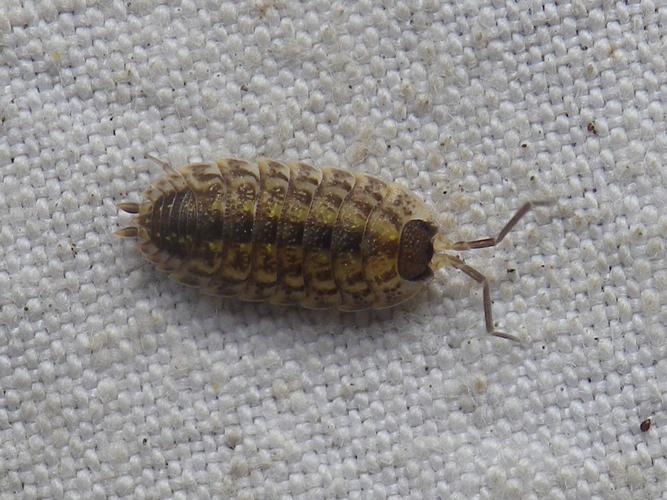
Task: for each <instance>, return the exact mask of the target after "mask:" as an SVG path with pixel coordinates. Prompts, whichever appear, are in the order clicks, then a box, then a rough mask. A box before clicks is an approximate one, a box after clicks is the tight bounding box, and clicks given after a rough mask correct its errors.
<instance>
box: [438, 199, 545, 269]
mask: <svg viewBox="0 0 667 500" xmlns="http://www.w3.org/2000/svg"><path fill="white" fill-rule="evenodd" d="M552 204H553V202H552V201H529V202H527V203H524V204H523V205H522V206H521V208H519V210H517V211H516V213H515V214H514V215H513V216H512V218H511V219H510V220H509V222H508V223H507V224H505V227H503V228H502V229H501V230H500V233H498V236H496V237H495V238H483V239H481V240H473V241H457V242H456V243H453V244H452V245H451V246H450V248H449V249H450V250H455V251H461V250H473V249H476V248H487V247H493V246H496V245H497V244H498V243H500V242H501V241H503V238H504V237H505V236H507V233H509V232H510V231H511V230H512V229H513V228H514V226H516V224H517V222H519V220H521V218H522V217H523V216H524V215H526V214H527V213H528V212H530V211H531V210H532V209H533V208H534V207H546V206H549V205H552ZM468 274H469V273H468ZM471 276H472V275H471Z"/></svg>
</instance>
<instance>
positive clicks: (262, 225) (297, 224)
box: [116, 155, 550, 339]
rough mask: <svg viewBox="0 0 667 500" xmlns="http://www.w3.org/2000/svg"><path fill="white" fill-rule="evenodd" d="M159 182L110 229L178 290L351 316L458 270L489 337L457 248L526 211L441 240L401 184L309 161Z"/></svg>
mask: <svg viewBox="0 0 667 500" xmlns="http://www.w3.org/2000/svg"><path fill="white" fill-rule="evenodd" d="M147 157H149V158H151V159H152V160H154V161H156V162H158V163H159V164H160V165H162V167H163V168H164V169H165V170H166V175H165V176H163V177H162V178H161V179H159V180H158V181H157V182H156V183H155V184H153V185H152V186H151V187H150V188H149V189H148V190H147V191H146V193H145V197H144V201H143V202H142V203H132V202H126V203H121V204H120V205H119V208H120V209H122V210H124V211H125V212H128V213H131V214H135V217H134V219H133V222H132V224H131V225H130V226H128V227H125V228H123V229H121V230H119V231H117V233H116V234H117V235H119V236H122V237H131V238H138V239H140V240H141V245H140V249H141V253H142V254H143V255H144V256H145V257H146V258H147V259H148V260H149V261H151V262H153V263H154V264H156V265H157V268H158V269H159V270H161V271H164V272H167V273H168V274H169V276H170V277H171V278H172V279H174V280H176V281H177V282H180V283H183V284H185V285H189V286H194V287H198V288H200V289H202V290H203V291H204V292H205V293H208V294H213V295H218V296H225V297H238V298H240V299H242V300H247V301H268V302H271V303H275V304H286V305H288V304H297V305H300V306H302V307H306V308H311V309H326V308H337V309H339V310H342V311H357V310H363V309H368V308H375V309H383V308H388V307H392V306H395V305H397V304H400V303H402V302H404V301H405V300H407V299H409V298H410V297H412V296H414V295H415V294H416V293H417V292H419V291H420V290H422V289H423V288H424V287H425V285H426V284H427V282H428V281H429V279H430V278H431V277H432V276H433V274H434V273H435V272H436V271H437V270H438V269H440V268H442V267H445V266H452V267H454V268H457V269H459V270H461V271H463V272H464V273H466V274H467V275H468V276H470V277H471V278H472V279H474V280H475V281H477V282H478V283H480V284H481V285H482V287H483V302H484V316H485V322H486V330H487V331H488V333H490V334H491V335H495V336H498V337H503V338H509V339H515V337H513V336H512V335H509V334H507V333H505V332H501V331H498V330H496V329H495V326H494V323H493V316H492V311H491V298H490V292H489V284H488V281H487V279H486V277H485V276H484V275H483V274H481V273H480V272H479V271H477V270H475V269H474V268H472V267H470V266H469V265H467V264H465V263H464V262H463V260H461V259H460V258H459V257H458V256H456V255H452V254H451V253H448V252H457V251H464V250H470V249H477V248H485V247H491V246H494V245H496V244H498V243H499V242H500V241H501V240H502V239H503V238H504V237H505V236H506V235H507V233H508V232H509V231H510V230H511V229H512V228H513V227H514V226H515V224H516V223H517V222H518V221H519V219H521V217H523V216H524V215H525V214H526V213H527V212H528V211H529V210H531V208H533V207H536V206H544V205H547V204H550V202H546V201H532V202H528V203H525V204H524V205H522V206H521V208H519V210H518V211H517V212H516V213H515V214H514V216H513V217H512V218H511V219H510V221H509V222H508V223H507V224H506V225H505V227H504V228H503V229H502V230H501V231H500V233H499V234H498V236H496V237H495V238H484V239H480V240H474V241H459V242H451V241H449V240H448V239H447V238H446V237H445V236H444V235H443V234H442V233H441V232H440V231H439V227H438V222H437V219H438V218H437V215H436V213H435V211H434V210H433V209H432V208H431V207H429V206H428V205H427V204H425V203H424V202H423V201H422V200H420V199H419V198H418V197H417V196H416V195H414V194H413V193H411V192H410V191H409V190H407V189H405V188H403V187H402V186H400V185H398V184H395V183H391V182H386V181H383V180H381V179H378V178H376V177H373V176H370V175H365V174H353V173H350V172H348V171H345V170H341V169H337V168H321V169H319V168H315V167H313V166H311V165H309V164H307V163H303V162H294V163H285V162H281V161H275V160H269V159H260V160H257V161H244V160H238V159H223V160H220V161H217V162H207V163H193V164H190V165H187V166H185V167H183V168H181V169H180V170H175V169H173V168H172V167H171V166H169V164H167V163H166V162H163V161H161V160H158V159H157V158H154V157H152V156H148V155H147Z"/></svg>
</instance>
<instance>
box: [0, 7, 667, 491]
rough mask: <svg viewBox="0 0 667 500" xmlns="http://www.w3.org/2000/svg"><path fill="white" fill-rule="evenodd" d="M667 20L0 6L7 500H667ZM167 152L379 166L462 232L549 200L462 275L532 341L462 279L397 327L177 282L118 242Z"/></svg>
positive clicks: (471, 233)
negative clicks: (488, 326) (127, 211)
mask: <svg viewBox="0 0 667 500" xmlns="http://www.w3.org/2000/svg"><path fill="white" fill-rule="evenodd" d="M660 3H661V2H651V1H650V0H648V1H641V2H634V1H633V2H629V3H627V4H626V3H618V5H615V4H613V3H612V2H581V1H578V2H575V3H569V2H560V3H559V2H556V3H547V4H540V3H539V2H524V1H519V2H508V3H507V4H506V5H505V4H503V3H502V2H487V3H478V2H465V3H458V4H455V3H451V4H445V3H442V4H441V3H440V2H438V1H436V0H423V1H417V0H385V1H379V2H373V1H370V0H365V1H360V2H353V1H350V2H342V1H339V2H333V3H331V2H329V1H324V0H321V1H316V2H308V3H303V4H302V3H301V2H298V1H296V0H258V1H254V2H242V3H232V2H224V3H223V4H222V5H221V6H219V5H218V2H217V1H211V0H184V1H179V0H169V1H151V0H140V1H129V2H127V1H120V0H112V1H108V2H107V1H87V2H86V1H85V0H44V1H39V2H30V1H26V0H21V1H17V0H9V1H8V0H4V1H3V2H2V6H1V7H0V168H1V172H2V187H1V188H0V221H1V222H2V224H1V225H0V388H1V391H0V442H1V445H0V494H1V497H2V498H10V497H14V496H19V497H21V496H23V497H26V498H38V497H67V498H77V497H80V498H93V497H94V498H104V497H107V496H109V497H114V496H118V497H126V496H128V497H130V496H131V497H135V498H167V497H174V498H186V497H187V498H213V497H217V498H228V497H233V498H288V497H295V498H309V499H314V498H334V497H339V498H415V499H417V498H459V499H464V498H486V499H499V498H527V499H531V498H535V499H537V498H539V499H543V498H548V499H565V498H568V499H588V498H605V499H608V498H611V499H614V498H618V499H621V498H623V499H625V498H628V499H629V498H635V499H636V498H659V497H663V498H665V490H666V489H667V488H666V485H667V460H666V459H665V455H666V453H667V415H666V414H665V407H664V400H665V398H666V397H667V361H666V360H665V354H666V351H667V344H666V342H665V326H666V325H667V293H666V292H665V290H666V288H667V260H666V257H665V234H667V214H665V209H664V207H665V203H666V201H667V190H666V182H665V181H666V177H667V168H666V167H665V165H667V125H666V124H665V114H666V112H667V64H666V61H665V54H666V52H667V47H666V40H667V8H666V7H665V6H664V4H663V6H660V5H659V4H660ZM145 153H152V154H154V155H156V156H158V157H160V158H163V159H165V160H168V161H170V162H171V163H172V164H174V165H176V166H180V165H182V164H184V163H187V162H191V161H197V160H201V159H204V160H213V159H216V158H219V157H222V156H236V157H242V158H255V157H257V156H268V157H275V158H280V159H287V160H295V159H304V160H309V161H312V162H313V163H314V164H316V165H326V164H329V165H338V166H344V167H347V168H350V169H352V170H354V171H360V172H368V173H372V174H378V175H381V176H383V177H385V178H387V179H389V180H395V181H398V182H401V183H404V184H405V185H407V186H409V187H410V188H411V189H413V190H414V191H416V192H417V193H419V194H420V195H422V196H423V197H424V198H425V199H426V200H427V201H429V202H430V203H433V204H434V205H435V206H436V207H437V209H438V211H439V212H441V213H442V227H443V230H444V231H446V232H447V233H448V234H449V235H451V238H452V239H474V238H481V237H485V236H489V235H492V234H495V233H496V232H497V231H498V230H499V229H500V228H501V227H502V225H503V224H504V223H505V222H506V221H507V220H508V219H509V217H510V216H511V215H512V213H513V211H514V210H515V209H516V208H518V206H519V205H520V204H521V203H522V202H523V201H526V200H529V199H541V198H545V197H549V198H554V199H557V200H558V203H557V205H556V206H554V207H553V208H550V209H544V208H542V209H539V210H536V211H535V212H533V213H531V214H529V215H528V216H526V218H525V219H524V220H523V221H522V222H521V223H520V224H519V225H518V227H517V229H516V230H515V231H514V232H513V233H511V234H510V236H509V238H508V240H507V241H505V242H503V243H502V245H500V246H499V247H497V248H495V249H488V250H481V251H477V252H470V253H467V254H466V255H465V257H466V259H467V261H468V262H469V263H470V264H472V265H475V266H476V267H478V268H479V269H480V270H481V271H483V272H485V273H487V274H488V275H489V277H490V279H491V282H492V295H493V299H494V301H495V313H496V319H497V320H498V322H499V324H500V326H501V327H502V328H504V329H506V330H507V331H509V332H512V333H515V334H517V335H518V336H520V337H521V338H522V339H523V341H524V342H523V345H517V344H515V343H511V342H507V341H504V340H500V339H495V338H489V337H488V336H487V335H485V331H484V322H483V315H482V305H481V290H480V289H479V287H478V286H477V285H476V284H475V283H474V282H471V280H470V279H469V278H467V277H466V276H465V275H463V274H462V273H460V272H456V271H454V270H451V269H447V270H444V271H442V272H440V273H438V275H437V277H436V279H435V280H434V282H433V286H431V288H430V289H429V291H428V292H427V293H424V294H423V295H421V296H420V297H419V298H418V299H417V300H415V301H413V302H411V303H410V304H406V306H405V307H401V308H399V309H396V310H392V311H387V312H383V313H381V314H379V313H377V314H376V313H373V314H371V313H368V314H366V313H364V314H358V315H345V314H338V313H335V312H326V313H313V312H308V311H302V310H298V309H294V308H286V309H283V308H274V307H269V306H266V305H254V304H241V303H238V302H235V301H222V300H214V299H212V298H205V297H202V296H200V295H199V294H197V293H196V292H195V291H192V290H189V289H186V288H183V287H181V286H178V285H175V284H173V283H171V282H169V281H168V280H167V279H166V278H165V277H164V276H162V275H160V274H159V273H157V272H155V271H154V270H153V269H152V268H151V267H150V266H146V265H143V261H142V259H141V258H140V255H139V253H138V251H137V249H136V247H135V246H134V245H133V244H132V242H131V241H127V240H120V239H118V238H115V237H113V235H112V232H113V231H114V230H116V229H117V228H119V227H122V226H123V225H124V224H125V223H127V221H128V220H129V217H128V216H126V215H122V214H119V213H118V209H117V208H116V204H117V203H118V202H120V201H122V200H133V201H137V200H139V199H140V196H141V192H142V191H143V190H144V189H145V188H146V187H147V186H148V185H149V183H150V182H151V181H152V180H155V179H156V178H157V177H158V176H160V175H162V171H161V169H160V168H159V167H158V166H156V165H155V164H152V163H151V162H149V161H146V160H144V159H143V156H144V154H145ZM648 417H651V418H652V419H653V420H652V422H653V426H652V428H651V429H650V430H649V431H648V432H646V433H642V432H640V429H639V426H640V422H641V421H642V420H644V419H645V418H648ZM91 493H92V494H91Z"/></svg>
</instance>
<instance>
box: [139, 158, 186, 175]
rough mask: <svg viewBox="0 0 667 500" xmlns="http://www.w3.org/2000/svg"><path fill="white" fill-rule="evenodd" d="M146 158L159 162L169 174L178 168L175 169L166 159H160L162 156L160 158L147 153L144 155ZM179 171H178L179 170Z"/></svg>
mask: <svg viewBox="0 0 667 500" xmlns="http://www.w3.org/2000/svg"><path fill="white" fill-rule="evenodd" d="M144 158H146V159H147V160H152V161H154V162H155V163H157V164H158V165H160V166H161V167H162V169H163V170H164V171H165V172H167V173H168V174H171V173H173V172H175V171H176V170H175V169H174V167H172V166H171V164H170V163H169V162H166V161H164V160H160V158H158V157H157V156H153V155H152V154H149V153H146V154H145V155H144ZM177 173H178V172H177Z"/></svg>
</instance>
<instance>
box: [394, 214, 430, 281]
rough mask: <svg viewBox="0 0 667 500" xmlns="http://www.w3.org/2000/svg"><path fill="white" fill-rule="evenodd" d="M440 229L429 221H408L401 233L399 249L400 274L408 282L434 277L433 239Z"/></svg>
mask: <svg viewBox="0 0 667 500" xmlns="http://www.w3.org/2000/svg"><path fill="white" fill-rule="evenodd" d="M437 232H438V228H437V227H436V226H435V225H434V224H432V223H430V222H427V221H423V220H419V219H413V220H411V221H408V222H407V223H406V224H405V226H403V230H402V232H401V239H400V242H399V247H398V273H399V274H400V275H401V278H403V279H405V280H408V281H421V280H425V279H428V278H430V277H431V276H433V269H431V261H432V259H433V253H434V250H433V237H434V236H435V235H436V234H437Z"/></svg>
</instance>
